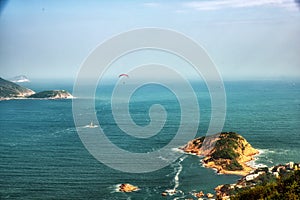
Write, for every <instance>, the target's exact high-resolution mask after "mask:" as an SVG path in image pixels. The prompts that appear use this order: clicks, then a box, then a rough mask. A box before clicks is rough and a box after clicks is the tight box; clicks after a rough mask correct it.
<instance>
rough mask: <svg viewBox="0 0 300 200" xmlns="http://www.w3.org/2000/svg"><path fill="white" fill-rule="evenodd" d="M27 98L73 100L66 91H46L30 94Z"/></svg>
mask: <svg viewBox="0 0 300 200" xmlns="http://www.w3.org/2000/svg"><path fill="white" fill-rule="evenodd" d="M27 98H39V99H44V98H46V99H70V98H73V96H72V95H71V94H70V93H69V92H68V91H66V90H48V91H42V92H38V93H35V94H32V95H30V96H28V97H27Z"/></svg>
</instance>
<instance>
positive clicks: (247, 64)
mask: <svg viewBox="0 0 300 200" xmlns="http://www.w3.org/2000/svg"><path fill="white" fill-rule="evenodd" d="M1 2H2V3H1V17H0V44H1V45H0V76H1V77H4V78H9V77H12V76H16V75H21V74H24V75H27V76H28V77H29V78H32V79H35V78H53V77H55V78H74V77H76V74H77V72H78V70H79V68H80V66H81V64H82V62H83V61H84V59H85V58H86V57H87V56H88V55H89V53H90V52H91V51H92V50H93V49H94V48H95V47H96V46H97V45H99V44H100V43H101V42H103V41H105V40H106V39H108V38H110V37H112V36H113V35H116V34H118V33H120V32H124V31H127V30H131V29H135V28H142V27H161V28H168V29H173V30H176V31H179V32H181V33H184V34H185V35H187V36H189V37H191V38H193V39H194V40H195V41H197V42H198V43H199V44H200V45H202V46H203V47H204V48H205V49H206V51H207V52H208V54H209V55H210V57H211V58H212V60H213V61H214V62H215V64H216V65H217V67H218V69H219V71H220V73H221V75H222V76H223V78H224V79H257V78H259V79H270V78H271V79H272V78H276V79H277V78H289V77H293V78H295V79H300V37H299V36H300V7H299V5H300V4H299V1H298V3H297V1H293V0H251V1H244V0H215V1H213V0H209V1H208V0H207V1H204V0H202V1H162V0H161V1H138V0H135V1H125V0H124V1H122V0H119V1H67V0H64V1H59V0H51V1H50V0H49V1H48V0H34V1H33V0H32V1H31V0H28V1H22V0H19V1H7V2H6V3H5V1H1Z"/></svg>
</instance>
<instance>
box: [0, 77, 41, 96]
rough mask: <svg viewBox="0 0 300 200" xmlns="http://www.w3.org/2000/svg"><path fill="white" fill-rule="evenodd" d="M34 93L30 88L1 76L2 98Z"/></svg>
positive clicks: (0, 90) (0, 91)
mask: <svg viewBox="0 0 300 200" xmlns="http://www.w3.org/2000/svg"><path fill="white" fill-rule="evenodd" d="M34 93H35V92H34V91H32V90H30V89H28V88H25V87H22V86H20V85H18V84H16V83H13V82H10V81H7V80H5V79H3V78H0V99H11V98H24V97H27V96H30V95H32V94H34Z"/></svg>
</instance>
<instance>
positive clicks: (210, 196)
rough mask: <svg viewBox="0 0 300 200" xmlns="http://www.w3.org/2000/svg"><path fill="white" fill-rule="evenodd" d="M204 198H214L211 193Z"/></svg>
mask: <svg viewBox="0 0 300 200" xmlns="http://www.w3.org/2000/svg"><path fill="white" fill-rule="evenodd" d="M206 196H207V198H213V197H214V195H213V194H212V193H207V194H206Z"/></svg>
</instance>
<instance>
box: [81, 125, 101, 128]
mask: <svg viewBox="0 0 300 200" xmlns="http://www.w3.org/2000/svg"><path fill="white" fill-rule="evenodd" d="M97 127H99V126H98V125H93V126H91V125H86V126H83V128H97Z"/></svg>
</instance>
